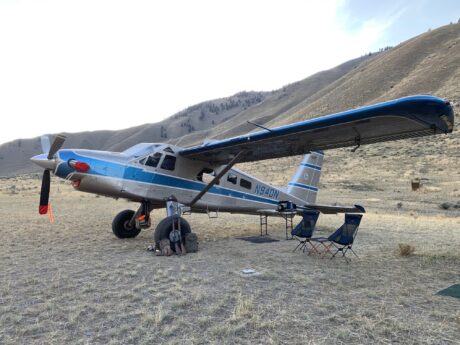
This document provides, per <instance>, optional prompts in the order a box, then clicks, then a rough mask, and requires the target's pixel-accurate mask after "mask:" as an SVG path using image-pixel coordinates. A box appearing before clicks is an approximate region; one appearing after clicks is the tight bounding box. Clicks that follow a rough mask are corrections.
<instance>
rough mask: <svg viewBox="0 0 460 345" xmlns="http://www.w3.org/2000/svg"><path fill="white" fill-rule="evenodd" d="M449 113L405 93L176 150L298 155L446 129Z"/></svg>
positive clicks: (210, 156)
mask: <svg viewBox="0 0 460 345" xmlns="http://www.w3.org/2000/svg"><path fill="white" fill-rule="evenodd" d="M453 124H454V113H453V109H452V106H451V105H450V104H449V102H447V101H445V100H443V99H441V98H438V97H434V96H410V97H405V98H400V99H396V100H393V101H389V102H385V103H379V104H375V105H371V106H367V107H363V108H359V109H354V110H349V111H345V112H342V113H337V114H332V115H327V116H322V117H319V118H315V119H311V120H307V121H302V122H297V123H293V124H290V125H286V126H281V127H277V128H272V129H270V130H269V131H268V130H267V131H260V132H255V133H250V134H247V135H243V136H238V137H234V138H229V139H224V140H220V141H217V142H212V143H210V144H204V145H200V146H194V147H190V148H186V149H184V150H182V151H180V155H182V156H184V157H187V158H191V159H197V160H200V161H205V162H210V163H213V164H225V163H228V162H229V161H230V160H232V159H233V158H234V157H235V156H236V155H237V154H238V153H239V152H241V151H245V154H244V157H243V158H242V159H241V160H240V162H253V161H259V160H263V159H271V158H279V157H286V156H294V155H300V154H304V153H308V152H311V151H317V150H329V149H334V148H339V147H347V146H358V145H366V144H373V143H377V142H382V141H389V140H399V139H405V138H413V137H419V136H425V135H433V134H441V133H450V132H452V129H453Z"/></svg>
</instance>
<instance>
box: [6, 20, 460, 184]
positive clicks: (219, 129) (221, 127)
mask: <svg viewBox="0 0 460 345" xmlns="http://www.w3.org/2000/svg"><path fill="white" fill-rule="evenodd" d="M459 80H460V24H452V25H448V26H445V27H442V28H439V29H437V30H433V31H431V32H427V33H424V34H422V35H420V36H417V37H415V38H413V39H411V40H408V41H406V42H404V43H401V44H400V45H398V46H397V47H394V48H392V49H390V50H388V51H385V52H382V53H378V54H372V55H370V56H364V57H361V58H358V59H354V60H351V61H348V62H346V63H344V64H342V65H340V66H337V67H336V68H333V69H331V70H328V71H323V72H320V73H317V74H315V75H312V76H310V77H308V78H306V79H304V80H302V81H299V82H296V83H293V84H290V85H287V86H285V87H283V88H281V89H279V90H276V91H272V92H242V93H239V94H236V95H234V96H232V97H228V98H222V99H217V100H213V101H208V102H203V103H200V104H197V105H194V106H191V107H189V108H187V109H185V110H183V111H181V112H179V113H177V114H175V115H173V116H171V117H169V118H168V119H166V120H164V121H162V122H159V123H155V124H145V125H141V126H136V127H132V128H128V129H125V130H121V131H95V132H84V133H73V134H68V140H67V141H66V143H65V147H79V148H90V149H101V150H113V151H120V150H123V149H126V148H127V147H129V146H132V145H134V144H136V143H138V142H159V141H163V142H166V141H170V142H172V143H178V144H179V145H184V146H186V145H191V144H197V143H199V142H202V141H203V139H205V138H223V137H228V136H234V135H238V134H242V133H245V132H248V131H252V130H258V129H257V128H255V127H254V126H253V125H250V124H248V123H247V121H248V120H250V121H253V122H256V123H260V124H264V125H265V126H276V125H281V124H285V123H290V122H295V121H299V120H304V119H308V118H311V117H316V116H321V115H324V114H329V113H334V112H338V111H342V110H346V109H350V108H355V107H359V106H363V105H366V104H371V103H375V102H380V101H384V100H389V99H393V98H398V97H402V96H406V95H411V94H423V93H429V94H435V95H437V96H441V97H445V98H447V99H450V100H451V101H453V104H454V105H455V106H456V112H457V113H458V107H457V106H458V105H459V104H460V97H459V95H460V86H459V83H458V81H459ZM457 123H458V121H457ZM457 133H458V132H456V133H454V134H453V135H452V136H450V137H449V138H448V139H446V140H448V141H449V151H450V150H454V148H458V147H459V146H458V144H459V143H458V141H459V140H458V135H457ZM423 140H428V139H423V138H422V139H419V141H408V142H402V143H399V142H398V144H397V145H399V146H401V145H407V144H406V143H414V142H417V143H419V142H421V143H423V142H424V141H423ZM387 145H388V144H387ZM410 145H413V144H410ZM375 147H377V148H378V147H379V146H378V145H377V146H375ZM408 147H409V146H408ZM39 152H40V141H39V138H34V139H27V140H15V141H13V142H10V143H6V144H3V145H1V146H0V176H2V175H3V176H5V175H14V174H21V173H27V172H32V171H37V170H38V169H37V168H36V167H34V166H33V165H32V164H31V163H30V162H29V157H31V156H32V155H34V154H37V153H39Z"/></svg>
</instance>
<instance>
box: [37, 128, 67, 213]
mask: <svg viewBox="0 0 460 345" xmlns="http://www.w3.org/2000/svg"><path fill="white" fill-rule="evenodd" d="M65 139H66V137H65V136H64V135H62V134H58V135H57V136H56V137H55V138H54V141H53V143H52V144H50V139H49V137H48V136H46V135H44V136H42V137H41V138H40V141H41V145H42V150H43V153H44V154H47V157H46V159H47V160H48V161H50V160H52V159H53V158H54V156H55V155H56V153H57V152H58V151H59V149H60V148H61V147H62V145H63V144H64V141H65ZM45 162H46V160H45ZM47 163H48V162H47ZM42 166H45V167H46V166H47V164H42ZM50 176H51V174H50V168H45V171H44V172H43V178H42V188H41V190H40V205H39V206H38V213H39V214H47V213H48V211H50V212H51V207H50V204H49V196H50V184H51V177H50ZM51 219H52V218H51V213H50V220H51Z"/></svg>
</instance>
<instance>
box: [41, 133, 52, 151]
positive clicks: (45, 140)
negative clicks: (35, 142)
mask: <svg viewBox="0 0 460 345" xmlns="http://www.w3.org/2000/svg"><path fill="white" fill-rule="evenodd" d="M40 142H41V144H42V152H43V153H48V152H50V148H51V143H50V137H49V136H47V135H42V136H41V137H40Z"/></svg>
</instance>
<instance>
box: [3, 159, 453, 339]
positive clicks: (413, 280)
mask: <svg viewBox="0 0 460 345" xmlns="http://www.w3.org/2000/svg"><path fill="white" fill-rule="evenodd" d="M326 168H327V167H326ZM333 168H334V167H330V168H327V169H329V170H330V171H329V172H330V173H334V169H333ZM450 176H451V177H452V174H451V175H450ZM342 177H343V179H346V178H347V176H342ZM332 178H333V177H331V179H332ZM369 179H370V177H369ZM405 180H407V178H405ZM455 181H456V180H455V179H454V183H455ZM406 182H407V181H406ZM442 183H443V181H441V180H440V181H434V182H432V184H431V187H430V188H432V189H425V190H424V191H420V192H418V193H414V194H411V192H409V191H408V186H405V184H404V183H403V178H402V179H401V183H399V182H398V181H395V182H394V185H395V189H394V190H393V189H392V190H391V191H384V192H382V191H378V190H377V191H376V190H374V189H373V188H374V187H375V183H374V184H372V185H371V184H369V185H366V184H365V183H363V184H362V185H363V186H364V187H363V188H362V190H359V188H358V190H351V189H350V188H347V187H346V184H345V187H344V185H341V184H335V185H333V184H332V182H331V180H330V179H327V178H326V179H325V180H324V181H323V187H324V191H323V192H322V196H321V201H323V202H327V201H330V200H333V199H334V198H336V199H338V200H339V201H342V202H343V203H348V204H350V203H354V202H355V201H356V202H357V201H359V200H360V201H361V203H364V204H365V205H366V206H367V207H368V211H369V212H368V213H367V214H366V215H365V217H364V218H363V223H362V225H361V228H360V231H359V234H358V237H357V242H356V244H355V249H356V251H357V253H358V255H359V256H360V258H359V259H355V258H353V259H352V261H351V263H349V264H347V263H346V262H345V261H344V260H343V259H341V258H337V259H334V260H329V259H326V258H321V257H317V256H309V257H307V256H306V255H305V254H303V253H299V252H295V253H292V249H293V248H294V247H295V245H296V243H295V242H294V241H286V240H283V236H284V228H283V226H284V225H283V223H282V221H280V220H276V219H274V220H271V221H270V228H269V232H270V234H271V236H272V237H274V238H277V239H280V241H279V242H274V243H267V244H252V243H248V242H245V241H241V240H237V239H235V237H236V236H238V235H256V234H257V233H258V231H259V229H258V218H257V217H244V216H235V215H231V216H228V215H221V217H220V218H219V219H215V220H209V219H207V217H206V216H203V215H192V216H190V217H188V220H189V222H190V223H191V224H192V226H193V229H194V231H195V232H197V233H198V236H199V238H200V248H201V250H200V252H198V253H196V254H189V255H187V256H186V257H155V256H153V255H152V254H151V253H150V252H147V251H146V250H145V248H146V247H147V245H148V244H150V243H151V238H152V231H151V230H147V231H144V232H142V233H141V234H140V235H139V236H138V237H137V238H136V239H133V240H118V239H116V238H114V236H113V235H112V234H111V230H110V224H111V220H112V217H113V216H114V215H115V214H116V213H117V212H118V211H120V210H122V209H125V208H135V207H136V205H134V204H130V203H128V202H126V201H121V200H120V201H115V200H111V199H107V198H102V197H101V198H98V197H95V196H93V195H85V194H81V193H78V192H74V191H72V190H71V189H70V187H68V186H64V185H61V186H60V187H59V188H57V186H58V184H57V183H54V184H53V186H52V188H53V191H52V199H53V201H54V213H55V223H54V224H53V225H49V223H48V221H47V218H46V217H39V216H38V215H36V208H37V202H38V190H39V180H36V179H10V180H0V217H1V219H2V226H1V227H0V236H1V239H2V240H1V243H0V265H1V266H0V281H1V287H0V343H1V344H53V343H56V344H62V343H76V344H87V343H88V344H120V343H122V344H134V343H139V344H143V343H146V344H147V343H148V344H151V343H171V344H179V343H180V344H208V343H210V344H254V343H260V344H331V343H337V344H367V343H371V342H372V343H375V344H389V343H403V344H422V343H423V344H459V343H460V340H459V339H460V301H459V300H457V299H454V298H449V297H442V296H437V295H436V292H437V291H439V290H440V289H443V288H445V287H448V286H450V285H452V284H456V283H460V276H459V270H458V267H459V264H460V252H459V250H458V248H459V245H460V217H458V216H459V215H460V212H459V211H455V210H449V211H443V210H441V209H439V207H438V203H439V202H440V201H441V200H444V199H446V198H448V197H451V195H450V194H449V193H447V192H446V191H445V190H443V188H444V187H443V184H442ZM13 185H15V186H16V187H14V188H13V187H12V186H13ZM366 186H367V187H366ZM369 186H374V187H372V188H370V187H369ZM433 188H435V189H433ZM436 188H439V190H438V189H436ZM58 189H59V191H58ZM454 189H455V188H454ZM396 190H400V192H399V193H398V192H397V191H396ZM451 190H453V189H452V188H451ZM452 193H454V192H452ZM401 195H402V196H401ZM398 196H401V197H399V199H395V198H396V197H398ZM452 197H453V198H455V196H452ZM397 202H402V203H403V205H402V206H401V207H399V208H398V207H397V206H396V204H397ZM162 217H163V212H162V211H155V212H154V223H157V222H158V221H159V220H160V219H161V218H162ZM342 219H343V218H342V216H321V217H320V231H319V235H327V234H328V233H329V232H330V231H332V230H333V229H334V228H335V227H337V226H338V225H340V223H341V221H342ZM154 225H155V224H154ZM399 243H407V244H411V245H413V246H414V247H415V249H416V250H415V253H414V255H412V256H408V257H401V256H399V255H398V254H397V252H398V244H399ZM247 267H251V268H254V269H255V270H257V271H258V272H259V274H257V275H254V276H250V277H244V276H242V275H241V274H240V271H241V270H242V269H243V268H247Z"/></svg>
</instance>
